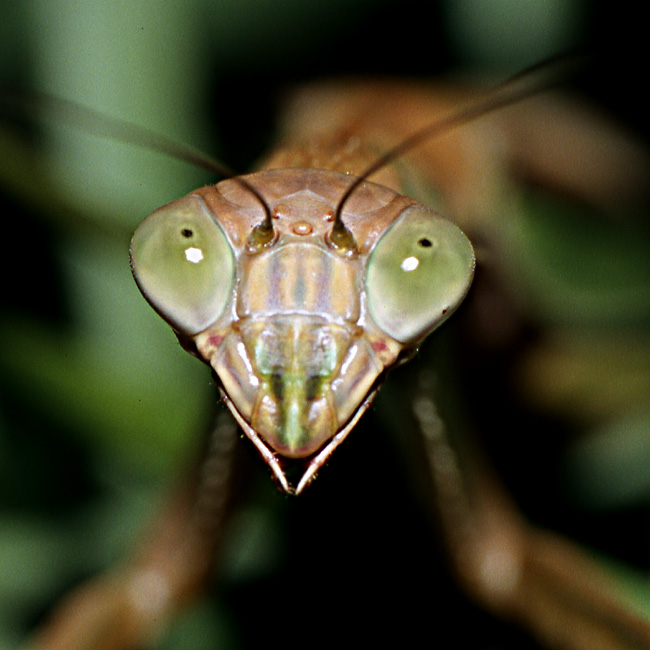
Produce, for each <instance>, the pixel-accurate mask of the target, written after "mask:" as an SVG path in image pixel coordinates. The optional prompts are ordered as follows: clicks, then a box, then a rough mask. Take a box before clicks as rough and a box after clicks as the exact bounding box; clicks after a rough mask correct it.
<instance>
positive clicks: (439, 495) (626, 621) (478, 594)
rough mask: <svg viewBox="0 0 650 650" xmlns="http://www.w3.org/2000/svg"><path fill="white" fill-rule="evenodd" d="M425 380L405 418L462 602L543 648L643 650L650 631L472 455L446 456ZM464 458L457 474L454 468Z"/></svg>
mask: <svg viewBox="0 0 650 650" xmlns="http://www.w3.org/2000/svg"><path fill="white" fill-rule="evenodd" d="M432 395H433V376H432V375H431V374H430V373H423V374H422V376H421V377H420V381H419V384H418V391H417V394H416V397H415V400H414V402H413V412H414V415H415V418H416V421H417V425H418V427H419V429H420V431H421V434H422V437H423V439H424V444H425V448H426V456H427V461H428V466H429V468H430V471H431V477H432V479H433V486H434V493H435V499H434V502H435V510H436V515H437V518H438V520H439V523H440V528H441V531H442V533H443V537H444V544H445V547H446V550H447V554H448V556H449V558H450V560H451V562H452V566H453V569H454V572H455V573H456V575H457V576H458V579H459V580H460V582H461V584H462V585H463V587H464V589H465V590H466V592H467V593H468V594H469V595H470V596H471V597H472V598H473V599H474V600H475V601H477V602H478V603H479V604H480V605H481V606H483V607H484V608H486V609H488V610H490V611H492V612H493V613H495V614H497V615H498V616H501V617H503V618H507V619H510V620H513V621H516V622H518V623H519V624H521V625H522V626H524V627H526V628H527V629H528V630H529V631H530V632H531V633H532V634H533V635H534V636H535V637H536V638H538V639H539V641H540V642H541V643H543V644H545V645H546V646H548V647H549V648H554V649H559V650H642V649H646V650H647V649H649V648H650V624H649V623H648V622H647V621H644V620H642V619H641V618H639V617H637V616H636V615H635V614H633V613H631V612H630V611H628V610H626V609H625V607H624V605H623V604H622V602H621V601H619V600H618V599H617V598H616V596H615V595H614V594H615V587H614V585H613V584H612V581H611V579H608V577H607V576H606V575H604V574H603V572H602V571H601V570H600V569H599V568H598V567H597V566H596V565H595V564H594V563H593V562H591V561H590V560H589V558H588V557H587V556H586V554H585V553H583V552H582V551H581V550H580V549H579V548H578V547H577V546H576V545H575V544H574V543H572V542H571V541H569V540H568V539H566V538H564V537H562V536H561V535H558V534H555V533H552V532H550V531H545V530H541V529H538V528H535V527H534V526H532V525H530V524H529V523H528V522H527V521H526V520H525V519H524V517H523V515H522V514H521V513H520V512H519V511H518V510H517V508H516V506H515V505H514V503H513V502H512V500H511V499H510V498H509V497H508V495H507V494H506V493H505V491H504V488H503V487H502V486H501V485H500V484H499V481H498V479H497V478H496V477H495V476H494V475H493V473H492V472H490V471H489V469H488V468H487V467H486V466H485V463H484V462H483V459H481V458H480V457H479V456H478V454H477V450H476V449H463V450H462V453H460V452H459V451H457V450H456V449H454V447H452V445H451V443H450V439H449V437H448V435H447V432H446V430H445V425H444V423H443V421H442V419H441V417H440V415H439V413H438V411H437V408H436V406H435V403H434V401H433V398H432ZM461 455H462V469H461V458H460V456H461Z"/></svg>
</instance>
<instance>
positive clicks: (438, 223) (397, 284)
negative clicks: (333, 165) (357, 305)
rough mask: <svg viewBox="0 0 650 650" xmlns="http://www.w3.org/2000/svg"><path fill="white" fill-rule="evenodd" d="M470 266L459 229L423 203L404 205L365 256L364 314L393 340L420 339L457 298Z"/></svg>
mask: <svg viewBox="0 0 650 650" xmlns="http://www.w3.org/2000/svg"><path fill="white" fill-rule="evenodd" d="M474 264H475V260H474V250H473V249H472V245H471V244H470V242H469V240H468V239H467V237H465V235H464V234H463V232H462V231H461V230H460V228H458V227H457V226H455V225H454V224H453V223H451V222H450V221H447V220H446V219H443V218H442V217H440V216H438V215H437V214H435V213H434V212H431V211H429V210H427V209H425V208H423V207H419V206H412V207H410V208H407V209H406V210H405V211H404V212H403V213H402V215H401V216H400V217H399V218H398V219H397V221H395V222H394V223H393V225H392V226H391V227H390V228H389V229H388V230H387V231H386V233H385V234H384V235H383V236H382V237H381V239H380V240H379V241H378V242H377V244H376V245H375V247H374V249H373V250H372V252H371V254H370V257H369V259H368V265H367V267H366V275H365V287H366V296H367V303H368V312H369V314H370V316H371V317H372V319H373V320H374V321H375V323H376V324H377V325H378V327H379V328H380V329H381V330H382V331H384V332H385V333H386V334H388V335H389V336H391V337H392V338H394V339H396V340H397V341H399V342H401V343H414V342H416V341H418V340H421V339H423V338H424V337H425V336H427V335H428V334H429V333H431V332H432V331H433V330H434V329H435V328H436V327H438V326H439V325H440V324H441V323H442V322H443V321H445V320H446V319H447V318H448V317H449V316H450V315H451V313H452V312H453V311H454V309H456V307H458V305H459V304H460V303H461V302H462V300H463V298H464V297H465V295H466V294H467V291H468V290H469V287H470V284H471V282H472V277H473V274H474Z"/></svg>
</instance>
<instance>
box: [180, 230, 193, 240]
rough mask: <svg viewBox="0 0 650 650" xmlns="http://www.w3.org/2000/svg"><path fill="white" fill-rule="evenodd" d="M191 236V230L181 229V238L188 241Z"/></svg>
mask: <svg viewBox="0 0 650 650" xmlns="http://www.w3.org/2000/svg"><path fill="white" fill-rule="evenodd" d="M193 234H194V232H193V231H192V229H191V228H183V230H181V235H183V237H185V238H186V239H189V238H190V237H191V236H192V235H193Z"/></svg>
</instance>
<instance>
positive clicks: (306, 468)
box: [221, 387, 378, 495]
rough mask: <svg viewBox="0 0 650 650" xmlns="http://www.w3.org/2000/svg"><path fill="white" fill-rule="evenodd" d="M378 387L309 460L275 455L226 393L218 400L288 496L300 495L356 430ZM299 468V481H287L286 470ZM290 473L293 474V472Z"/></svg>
mask: <svg viewBox="0 0 650 650" xmlns="http://www.w3.org/2000/svg"><path fill="white" fill-rule="evenodd" d="M377 390H378V387H376V388H374V389H373V390H371V391H370V392H369V393H368V395H367V396H366V397H365V399H364V400H363V401H362V402H361V404H360V405H359V406H358V407H357V409H356V411H355V412H354V414H353V415H352V417H351V418H350V419H349V420H348V422H347V423H346V424H345V426H344V427H343V428H342V429H340V430H339V431H337V432H336V433H335V434H334V435H333V436H332V437H331V438H330V439H329V440H328V441H327V442H326V443H325V444H324V445H323V446H322V447H321V448H320V449H318V450H317V451H316V452H314V453H313V454H311V455H309V456H305V457H301V458H289V457H287V456H283V455H281V454H279V453H277V452H276V451H274V450H273V449H272V448H271V447H270V446H269V445H268V444H267V443H266V442H265V441H264V439H263V438H262V437H261V436H260V435H259V434H258V433H257V431H255V429H254V428H253V427H252V426H251V425H250V424H249V423H248V422H247V421H246V419H245V418H243V417H242V415H241V414H240V413H239V411H238V410H237V407H236V406H235V404H234V403H233V401H232V400H231V399H230V398H229V397H228V395H227V394H226V392H225V391H224V390H223V389H221V396H222V399H223V401H224V402H225V404H226V406H227V407H228V409H229V410H230V412H231V413H232V415H233V417H234V418H235V420H236V421H237V423H238V424H239V426H240V427H241V428H242V430H243V432H244V433H245V434H246V437H247V438H248V439H249V440H250V441H251V442H252V443H253V444H254V445H255V447H256V448H257V450H258V452H259V453H260V455H261V456H262V458H263V459H264V462H265V463H266V464H267V465H268V466H269V468H270V469H271V472H272V473H273V476H274V478H275V479H276V481H277V482H278V484H279V486H280V487H281V488H282V490H284V492H286V493H287V494H296V495H297V494H300V493H301V492H302V491H303V490H304V489H305V488H306V487H307V486H308V485H309V484H310V483H311V482H312V481H313V480H314V479H315V478H316V474H317V473H318V471H319V470H320V468H321V467H322V466H323V465H324V464H325V463H326V462H327V460H328V459H329V457H330V456H331V455H332V454H333V453H334V450H335V449H336V448H337V447H338V446H339V445H340V444H341V443H342V442H343V441H344V440H345V439H346V437H347V435H348V433H350V431H352V429H353V428H354V427H355V426H356V424H357V422H358V421H359V420H360V418H361V416H362V415H363V414H364V413H365V412H366V411H367V410H368V408H369V407H370V405H371V404H372V401H373V399H374V398H375V395H376V394H377ZM299 465H302V467H301V469H302V473H301V474H298V477H299V478H298V480H290V479H289V477H288V476H287V473H288V472H287V470H288V469H291V470H294V469H295V468H296V467H297V466H299ZM292 473H293V472H292Z"/></svg>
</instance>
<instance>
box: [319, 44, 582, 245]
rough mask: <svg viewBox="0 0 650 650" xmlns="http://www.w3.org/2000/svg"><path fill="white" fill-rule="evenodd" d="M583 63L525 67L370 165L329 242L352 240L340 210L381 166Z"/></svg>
mask: <svg viewBox="0 0 650 650" xmlns="http://www.w3.org/2000/svg"><path fill="white" fill-rule="evenodd" d="M584 61H585V57H584V56H583V55H579V54H560V55H557V56H554V57H551V58H550V59H546V60H545V61H543V62H541V63H538V64H536V65H534V66H531V67H529V68H526V69H525V70H523V71H522V72H519V73H517V74H516V75H514V76H512V77H510V78H509V79H507V80H506V81H503V82H502V83H500V84H498V85H497V86H495V87H493V88H491V89H490V90H487V91H486V92H485V93H484V94H483V95H482V96H480V97H479V98H478V99H475V100H473V101H471V102H469V103H468V104H467V105H466V106H465V107H463V108H460V109H458V110H455V111H454V112H452V113H450V114H449V115H447V116H446V117H443V118H441V119H440V120H437V121H436V122H433V123H432V124H429V125H428V126H425V127H424V128H423V129H420V130H419V131H416V132H415V133H413V135H411V136H409V137H408V138H406V140H403V141H402V142H401V143H400V144H398V145H397V146H396V147H394V148H393V149H390V150H389V151H388V152H386V153H385V154H384V155H383V156H381V157H379V158H378V159H377V160H376V161H375V162H374V163H373V164H372V165H370V166H369V167H368V168H367V169H366V170H365V171H364V172H363V173H362V174H361V175H360V176H358V177H357V178H355V179H354V181H353V182H352V183H351V184H350V185H349V186H348V188H347V189H346V190H345V192H344V193H343V195H342V196H341V198H340V199H339V202H338V205H337V206H336V210H335V213H334V225H333V227H332V240H334V237H335V233H338V237H339V238H341V237H345V233H347V235H348V236H349V237H352V234H351V233H350V232H349V231H348V229H347V228H346V226H345V224H344V223H343V208H344V206H345V204H346V203H347V202H348V200H349V198H350V196H352V194H353V193H354V192H355V190H356V189H357V188H358V187H359V186H360V185H361V184H362V183H363V182H364V181H365V180H367V179H368V178H369V177H370V176H372V175H373V174H374V173H375V172H377V171H379V170H380V169H381V168H382V167H385V166H386V165H388V164H389V163H391V162H393V161H394V160H396V159H397V158H399V157H400V156H402V155H404V154H405V153H406V152H407V151H410V150H411V149H414V148H415V147H417V146H419V145H420V144H422V143H424V142H426V141H427V140H431V139H433V138H436V137H438V136H440V135H443V134H445V133H448V132H449V131H452V130H453V129H455V128H457V127H459V126H463V125H465V124H467V123H468V122H473V121H474V120H477V119H480V118H481V117H483V116H485V115H488V114H489V113H492V112H494V111H496V110H498V109H500V108H504V107H506V106H511V105H512V104H516V103H517V102H520V101H522V100H524V99H527V98H529V97H532V96H533V95H536V94H538V93H541V92H544V91H546V90H549V89H550V88H552V87H553V86H555V85H557V84H559V83H560V82H562V81H564V80H566V79H567V78H569V77H570V76H571V75H572V74H573V73H574V72H575V70H576V69H577V68H578V67H579V65H582V64H583V63H584ZM342 233H343V234H342Z"/></svg>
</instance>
